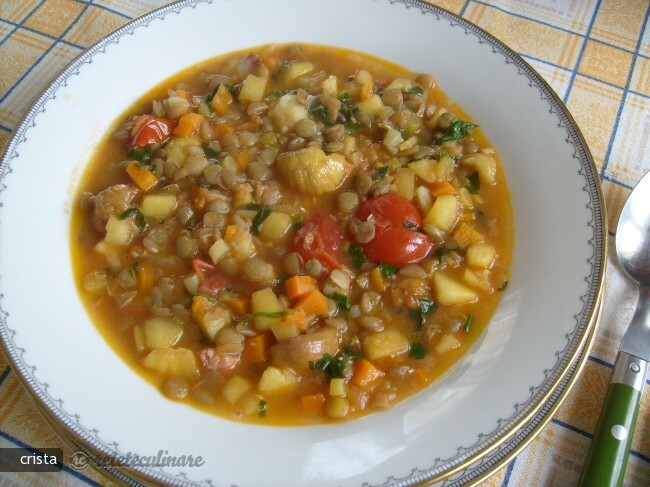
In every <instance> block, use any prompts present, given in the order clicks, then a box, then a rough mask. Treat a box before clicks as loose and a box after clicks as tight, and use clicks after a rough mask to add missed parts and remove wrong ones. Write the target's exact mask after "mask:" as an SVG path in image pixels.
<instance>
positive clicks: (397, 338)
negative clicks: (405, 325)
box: [363, 328, 410, 360]
mask: <svg viewBox="0 0 650 487" xmlns="http://www.w3.org/2000/svg"><path fill="white" fill-rule="evenodd" d="M409 346H410V344H409V341H408V340H407V339H406V337H405V336H404V335H402V334H401V333H400V332H399V331H397V330H395V329H393V328H388V329H387V330H384V331H380V332H378V333H373V334H372V335H369V336H367V337H366V338H364V340H363V351H364V352H365V356H366V358H367V359H369V360H376V359H382V358H387V357H394V356H395V355H399V354H401V353H404V352H406V351H408V349H409Z"/></svg>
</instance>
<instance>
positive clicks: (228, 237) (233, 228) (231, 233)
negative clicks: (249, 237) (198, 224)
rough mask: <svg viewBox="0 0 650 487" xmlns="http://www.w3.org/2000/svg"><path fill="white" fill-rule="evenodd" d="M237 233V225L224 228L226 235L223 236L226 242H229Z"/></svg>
mask: <svg viewBox="0 0 650 487" xmlns="http://www.w3.org/2000/svg"><path fill="white" fill-rule="evenodd" d="M238 231H239V225H228V226H227V227H226V234H225V235H224V239H225V240H226V242H230V241H231V240H232V239H233V237H234V236H235V234H236V233H237V232H238Z"/></svg>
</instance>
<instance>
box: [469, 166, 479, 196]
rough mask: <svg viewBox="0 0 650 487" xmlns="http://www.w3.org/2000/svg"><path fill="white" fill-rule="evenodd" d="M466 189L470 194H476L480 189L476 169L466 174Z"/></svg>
mask: <svg viewBox="0 0 650 487" xmlns="http://www.w3.org/2000/svg"><path fill="white" fill-rule="evenodd" d="M467 183H468V184H467V186H465V187H466V188H467V191H469V193H470V194H478V193H479V192H480V191H481V180H480V178H479V175H478V171H475V172H473V173H472V174H470V175H469V176H467Z"/></svg>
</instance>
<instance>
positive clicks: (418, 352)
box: [409, 343, 427, 360]
mask: <svg viewBox="0 0 650 487" xmlns="http://www.w3.org/2000/svg"><path fill="white" fill-rule="evenodd" d="M426 354H427V348H426V347H425V346H424V345H422V344H421V343H411V348H409V355H410V356H411V357H413V358H415V359H418V360H421V359H423V358H424V357H425V356H426Z"/></svg>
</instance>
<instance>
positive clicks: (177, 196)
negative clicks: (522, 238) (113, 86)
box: [71, 44, 513, 425]
mask: <svg viewBox="0 0 650 487" xmlns="http://www.w3.org/2000/svg"><path fill="white" fill-rule="evenodd" d="M76 202H77V204H76V205H75V207H74V210H73V218H72V225H71V248H72V262H73V267H74V272H75V277H76V281H77V285H78V289H79V293H80V295H81V298H82V300H83V302H84V304H85V306H86V308H87V310H88V312H89V314H90V315H91V317H92V319H93V321H94V322H95V324H96V325H97V327H98V329H99V330H100V332H101V333H102V335H103V336H104V337H105V338H106V340H107V341H108V342H109V343H110V344H111V346H112V347H113V348H114V349H115V350H116V351H117V353H118V354H119V355H120V356H121V357H122V358H123V359H124V360H125V361H126V362H127V363H128V364H130V365H131V366H132V367H133V368H134V369H135V370H137V371H138V372H139V373H140V374H141V375H143V376H144V377H146V378H147V380H149V381H150V382H151V383H152V384H154V385H155V386H156V387H158V388H159V389H160V390H161V392H162V393H163V394H164V395H165V396H167V397H169V398H171V399H174V400H179V401H184V402H187V403H189V404H192V405H193V406H196V407H200V408H202V409H204V410H208V411H210V412H213V413H215V414H218V415H220V416H222V417H225V418H229V419H234V420H240V421H248V422H256V423H264V424H284V425H297V424H313V423H323V422H331V421H340V420H347V419H353V418H358V417H360V416H363V415H366V414H369V413H372V412H377V411H381V410H386V409H389V408H391V407H392V406H394V405H395V404H396V403H397V402H399V401H401V400H403V399H404V398H406V397H408V396H410V395H412V394H414V393H416V392H417V391H420V390H421V389H423V388H424V387H426V386H427V385H428V384H430V383H431V382H432V381H434V380H435V379H436V378H437V377H439V376H440V375H441V374H442V373H443V372H445V371H446V370H447V369H448V368H449V367H450V366H452V365H453V364H454V362H456V361H457V360H458V359H459V357H460V356H461V355H462V354H463V353H464V352H465V351H466V350H467V349H468V347H469V346H470V345H471V344H472V343H473V342H474V341H475V340H476V338H477V337H478V336H479V335H480V334H481V332H482V330H483V329H484V327H485V325H486V323H487V322H488V320H489V319H490V317H491V315H492V313H493V312H494V309H495V307H496V306H497V304H498V301H499V299H500V296H501V291H503V289H504V288H505V287H506V285H507V283H508V278H509V277H508V276H509V266H510V259H511V254H512V245H513V242H512V237H513V228H512V209H511V206H510V198H509V194H508V189H507V186H506V182H505V177H504V174H503V171H502V168H501V166H500V164H499V162H498V158H497V154H496V151H495V149H494V148H492V147H491V146H490V145H489V144H488V143H487V141H486V140H485V138H484V137H483V136H482V134H481V131H480V128H479V127H478V126H477V125H475V124H474V123H472V122H471V121H470V120H469V117H468V116H467V115H466V114H465V113H464V112H463V111H462V110H461V109H460V107H458V106H457V105H455V104H454V103H453V102H452V101H451V100H449V99H448V98H447V97H446V96H445V94H444V93H443V92H442V91H441V90H440V88H439V87H438V86H437V85H436V82H435V79H434V78H433V77H432V76H431V75H427V74H413V73H410V72H409V71H407V70H405V69H404V68H401V67H399V66H396V65H393V64H391V63H388V62H386V61H383V60H380V59H377V58H374V57H371V56H367V55H364V54H360V53H357V52H353V51H348V50H343V49H339V48H333V47H325V46H314V45H299V44H288V45H268V46H262V47H259V48H255V49H252V50H247V51H246V52H238V53H231V54H229V55H225V56H221V57H219V58H216V59H212V60H210V61H207V62H205V63H202V64H201V65H199V66H195V67H192V68H189V69H187V70H185V71H183V72H181V73H179V74H178V75H176V76H174V77H172V78H170V79H168V80H166V81H164V82H163V83H161V84H160V85H159V86H157V87H155V88H154V89H153V90H151V91H150V92H149V93H147V94H146V95H145V96H143V97H142V98H141V99H140V100H139V101H138V102H137V103H136V104H135V105H134V106H133V107H131V109H129V111H128V112H127V113H126V114H125V115H124V116H123V117H122V118H121V119H120V120H119V121H118V122H117V123H116V125H115V127H114V128H113V130H112V131H111V133H110V134H108V135H107V136H106V138H105V139H104V140H103V141H102V142H101V144H100V145H99V147H98V149H97V151H96V153H95V155H94V156H93V160H92V161H91V162H90V164H89V166H88V168H87V169H86V172H85V173H84V176H83V178H82V181H81V184H80V187H79V189H78V193H77V196H76Z"/></svg>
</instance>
